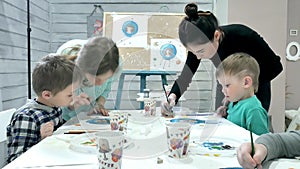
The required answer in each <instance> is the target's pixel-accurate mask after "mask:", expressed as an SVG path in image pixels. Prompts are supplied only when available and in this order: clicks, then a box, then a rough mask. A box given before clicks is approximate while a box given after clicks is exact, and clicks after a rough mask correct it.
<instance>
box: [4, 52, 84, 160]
mask: <svg viewBox="0 0 300 169" xmlns="http://www.w3.org/2000/svg"><path fill="white" fill-rule="evenodd" d="M82 78H83V75H82V73H81V72H80V71H79V68H78V67H77V66H75V64H74V63H73V62H71V61H69V60H67V59H65V58H64V57H62V56H50V55H48V56H46V57H44V58H43V59H42V60H41V62H39V63H37V65H36V67H35V68H34V70H33V73H32V86H33V90H34V91H35V93H36V95H37V97H36V98H35V99H32V100H28V102H27V103H26V104H25V105H24V106H22V107H21V108H19V109H18V110H17V111H16V112H15V113H14V114H13V116H12V119H11V121H10V124H9V125H8V126H7V147H8V159H7V161H8V162H11V161H12V160H14V159H15V158H17V157H18V156H20V155H21V154H22V153H24V152H25V151H27V150H28V149H29V148H30V147H32V146H33V145H35V144H37V143H38V142H39V141H41V140H42V139H44V138H45V137H47V136H50V135H52V133H53V131H55V130H56V129H57V128H58V127H59V126H60V125H62V124H63V120H62V112H61V109H60V108H59V106H67V105H69V104H70V103H71V102H72V96H73V90H74V88H77V87H78V86H79V85H80V83H81V81H82Z"/></svg>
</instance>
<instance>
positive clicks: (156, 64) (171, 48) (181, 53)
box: [150, 39, 186, 71]
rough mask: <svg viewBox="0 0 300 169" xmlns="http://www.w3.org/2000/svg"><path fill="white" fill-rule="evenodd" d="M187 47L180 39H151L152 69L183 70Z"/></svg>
mask: <svg viewBox="0 0 300 169" xmlns="http://www.w3.org/2000/svg"><path fill="white" fill-rule="evenodd" d="M185 60H186V49H185V47H184V46H183V45H182V44H181V43H180V42H179V40H178V39H151V58H150V69H151V70H168V71H180V70H182V68H183V66H184V63H185Z"/></svg>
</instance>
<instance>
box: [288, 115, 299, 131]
mask: <svg viewBox="0 0 300 169" xmlns="http://www.w3.org/2000/svg"><path fill="white" fill-rule="evenodd" d="M292 130H300V114H297V115H296V116H295V117H294V118H293V120H292V121H291V123H290V125H289V127H288V128H287V130H286V131H292Z"/></svg>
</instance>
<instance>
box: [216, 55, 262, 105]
mask: <svg viewBox="0 0 300 169" xmlns="http://www.w3.org/2000/svg"><path fill="white" fill-rule="evenodd" d="M259 73H260V69H259V65H258V63H257V61H256V60H255V59H254V58H253V57H251V56H250V55H248V54H246V53H235V54H232V55H230V56H228V57H227V58H226V59H224V60H223V61H222V62H221V63H220V65H219V66H218V68H217V70H216V78H217V80H218V81H219V82H220V84H221V85H222V87H223V92H224V94H225V96H226V97H230V93H231V94H232V95H236V96H237V97H236V98H235V99H236V100H234V99H231V100H230V98H229V100H230V101H233V100H234V101H238V100H239V99H242V98H243V95H245V94H248V93H252V94H254V93H255V92H256V91H257V90H258V83H259V82H258V77H259ZM243 91H244V93H243ZM232 92H233V93H232ZM238 95H239V96H238Z"/></svg>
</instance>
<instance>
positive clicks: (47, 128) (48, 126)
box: [40, 121, 54, 139]
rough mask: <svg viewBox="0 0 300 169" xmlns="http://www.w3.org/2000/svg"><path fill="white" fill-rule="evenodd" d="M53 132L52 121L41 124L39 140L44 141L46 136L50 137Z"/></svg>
mask: <svg viewBox="0 0 300 169" xmlns="http://www.w3.org/2000/svg"><path fill="white" fill-rule="evenodd" d="M53 130H54V123H53V122H52V121H49V122H47V123H44V124H42V125H41V129H40V133H41V138H42V139H44V138H46V137H48V136H51V135H52V134H53Z"/></svg>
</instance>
